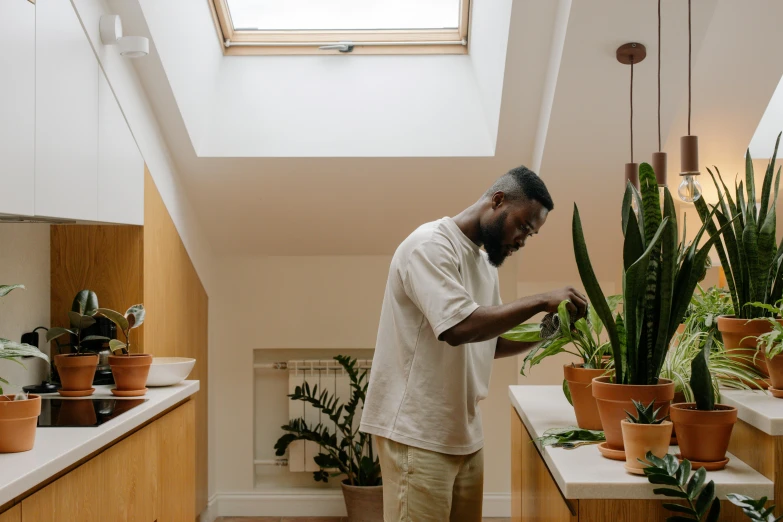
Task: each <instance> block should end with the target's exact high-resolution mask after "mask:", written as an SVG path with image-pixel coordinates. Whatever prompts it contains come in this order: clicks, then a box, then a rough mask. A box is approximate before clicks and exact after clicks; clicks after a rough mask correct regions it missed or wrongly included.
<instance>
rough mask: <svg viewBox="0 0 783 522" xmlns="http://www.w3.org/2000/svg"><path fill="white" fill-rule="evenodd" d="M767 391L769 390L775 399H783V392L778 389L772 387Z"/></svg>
mask: <svg viewBox="0 0 783 522" xmlns="http://www.w3.org/2000/svg"><path fill="white" fill-rule="evenodd" d="M767 390H769V393H771V394H772V396H773V397H777V398H778V399H783V390H778V389H777V388H773V387H772V386H770V387H769V388H767Z"/></svg>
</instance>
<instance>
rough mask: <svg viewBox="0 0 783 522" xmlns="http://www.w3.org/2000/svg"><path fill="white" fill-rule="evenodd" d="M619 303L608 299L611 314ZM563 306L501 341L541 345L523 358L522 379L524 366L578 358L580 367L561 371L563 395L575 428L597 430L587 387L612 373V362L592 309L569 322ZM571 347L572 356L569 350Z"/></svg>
mask: <svg viewBox="0 0 783 522" xmlns="http://www.w3.org/2000/svg"><path fill="white" fill-rule="evenodd" d="M621 299H622V296H619V295H613V296H610V297H608V298H607V303H608V305H609V308H610V309H611V310H612V311H614V310H615V309H616V308H617V305H618V304H619V303H620V300H621ZM567 304H568V301H563V302H562V303H560V306H559V307H558V310H557V314H550V315H547V316H546V317H545V318H544V321H542V323H541V324H530V323H528V324H521V325H519V326H517V327H515V328H513V329H512V330H510V331H508V332H506V333H505V334H503V337H504V338H506V339H511V340H514V341H528V342H535V341H542V342H541V344H539V345H538V346H536V347H535V348H534V349H532V350H530V352H528V354H527V356H526V357H525V360H524V361H523V363H522V369H521V371H520V373H521V374H522V375H525V367H526V366H527V367H528V369H530V368H532V367H533V366H535V365H537V364H538V363H540V362H541V361H543V360H544V359H545V358H547V357H550V356H553V355H557V354H560V353H570V354H572V355H576V356H577V357H579V358H580V359H581V360H582V362H581V363H577V364H575V363H569V364H566V365H564V367H563V374H564V380H563V392H564V393H565V396H566V398H567V399H568V402H569V403H571V405H572V406H573V407H574V413H575V414H576V423H577V425H578V426H579V427H580V428H582V429H586V430H601V429H602V428H601V418H600V416H599V415H598V406H597V405H596V403H595V399H594V398H593V393H592V390H591V389H590V386H591V383H592V381H593V379H594V378H595V377H601V376H604V375H608V374H610V373H611V371H612V370H611V364H612V360H611V358H610V357H609V356H608V355H609V348H610V344H609V342H608V341H602V340H601V338H600V336H601V333H602V332H603V323H601V319H600V318H599V317H598V314H597V313H596V312H595V308H593V307H592V306H588V309H587V317H586V318H580V319H577V320H576V321H572V317H571V314H570V313H569V312H568V309H567ZM571 346H573V348H575V350H576V351H575V352H574V351H571V350H570V349H569V348H570V347H571Z"/></svg>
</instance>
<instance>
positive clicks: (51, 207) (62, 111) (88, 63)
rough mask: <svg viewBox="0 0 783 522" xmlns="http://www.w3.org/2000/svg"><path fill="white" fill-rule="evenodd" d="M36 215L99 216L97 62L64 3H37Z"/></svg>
mask: <svg viewBox="0 0 783 522" xmlns="http://www.w3.org/2000/svg"><path fill="white" fill-rule="evenodd" d="M35 11H36V17H35V53H36V59H35V71H36V78H35V103H36V108H35V213H36V215H38V216H45V217H56V218H66V219H80V220H88V221H95V220H97V218H98V61H97V60H96V58H95V55H94V54H93V51H92V47H91V46H90V43H89V41H88V39H87V36H86V35H85V34H84V30H83V29H82V25H81V22H80V21H79V18H78V16H77V15H76V12H75V11H74V8H73V5H71V2H70V1H69V0H37V3H36V6H35Z"/></svg>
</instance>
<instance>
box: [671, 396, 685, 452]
mask: <svg viewBox="0 0 783 522" xmlns="http://www.w3.org/2000/svg"><path fill="white" fill-rule="evenodd" d="M681 402H685V394H684V393H683V392H681V391H678V392H674V398H673V399H672V404H679V403H681ZM676 428H677V426H675V425H674V424H673V423H672V440H671V442H670V445H671V446H676V445H677V432H676V431H675V430H676Z"/></svg>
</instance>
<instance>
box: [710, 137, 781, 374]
mask: <svg viewBox="0 0 783 522" xmlns="http://www.w3.org/2000/svg"><path fill="white" fill-rule="evenodd" d="M779 144H780V135H778V139H777V142H776V143H775V152H774V154H773V155H772V159H770V162H769V164H768V166H767V170H766V173H765V175H764V182H763V184H762V189H761V199H760V200H759V201H758V205H757V204H756V203H757V199H756V184H755V176H754V173H753V160H752V159H751V157H750V151H748V152H747V153H746V155H745V181H744V187H743V182H740V183H739V184H738V185H737V184H735V187H734V194H735V197H734V198H732V196H731V193H730V192H729V189H728V187H727V186H726V184H725V183H724V182H723V177H722V176H721V175H720V171H719V170H718V169H717V167H716V168H715V171H716V172H717V174H718V178H719V179H720V184H718V180H717V179H716V178H715V175H714V174H713V173H712V171H711V170H709V169H708V170H709V172H710V175H711V176H712V181H713V183H714V184H715V188H716V190H717V192H718V196H719V203H718V204H717V205H713V211H712V212H710V211H709V208H708V206H707V203H706V202H705V201H704V198H700V199H698V200H696V201H695V205H696V210H697V211H698V213H699V217H700V218H701V220H702V223H704V224H706V225H707V227H708V228H707V230H708V232H709V233H710V234H711V235H712V234H713V233H715V232H718V230H717V226H716V224H715V223H714V222H713V220H714V219H717V222H718V226H721V227H722V228H721V230H720V234H721V236H722V241H718V242H716V243H715V249H716V250H717V252H718V257H719V258H720V261H721V266H722V267H723V271H724V273H725V275H726V283H727V285H728V287H729V291H730V293H731V300H732V303H733V305H734V311H735V312H736V314H735V315H725V316H721V317H719V318H718V328H719V329H720V332H721V334H722V335H723V341H724V344H725V345H726V348H727V349H728V350H729V351H732V352H734V351H736V353H739V354H746V355H749V356H751V357H755V355H756V351H757V348H758V347H757V344H756V343H757V339H758V336H759V335H762V334H764V333H767V332H769V331H770V329H771V324H770V321H769V319H772V318H774V312H772V311H770V310H768V309H765V308H763V307H756V306H749V303H764V304H767V305H772V304H774V303H776V302H777V301H779V300H780V299H781V298H783V263H782V262H781V259H783V242H781V243H780V245H778V244H777V243H776V237H777V236H776V219H777V218H776V211H775V208H776V204H777V197H778V186H779V184H780V173H779V172H778V173H777V175H776V173H775V159H776V157H777V152H778V145H779ZM773 179H774V186H773ZM727 224H728V225H729V226H726V225H727ZM777 322H778V323H780V324H783V319H777ZM765 363H766V359H765V358H764V357H760V358H758V359H757V366H758V369H759V370H760V371H761V373H762V374H764V375H766V374H767V367H766V364H765Z"/></svg>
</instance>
